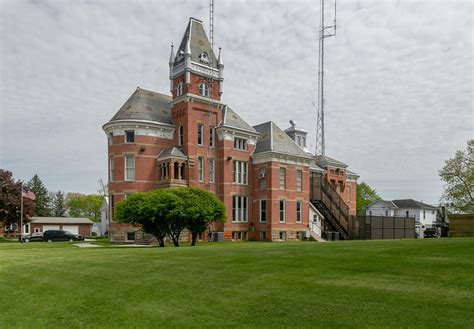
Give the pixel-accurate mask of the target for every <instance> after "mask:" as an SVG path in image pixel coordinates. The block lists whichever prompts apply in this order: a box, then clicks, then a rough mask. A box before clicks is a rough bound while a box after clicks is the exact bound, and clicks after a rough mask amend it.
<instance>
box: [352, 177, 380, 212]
mask: <svg viewBox="0 0 474 329" xmlns="http://www.w3.org/2000/svg"><path fill="white" fill-rule="evenodd" d="M377 200H382V198H381V197H380V195H378V194H377V192H376V191H375V190H374V189H373V188H371V187H370V186H369V184H367V183H364V182H362V183H360V184H357V216H365V208H366V207H367V206H368V205H370V204H371V203H373V202H375V201H377Z"/></svg>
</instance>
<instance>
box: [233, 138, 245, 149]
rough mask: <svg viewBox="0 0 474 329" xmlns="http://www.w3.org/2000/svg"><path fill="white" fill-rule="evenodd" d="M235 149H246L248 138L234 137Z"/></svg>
mask: <svg viewBox="0 0 474 329" xmlns="http://www.w3.org/2000/svg"><path fill="white" fill-rule="evenodd" d="M234 149H236V150H241V151H246V150H247V140H246V139H245V138H239V137H234Z"/></svg>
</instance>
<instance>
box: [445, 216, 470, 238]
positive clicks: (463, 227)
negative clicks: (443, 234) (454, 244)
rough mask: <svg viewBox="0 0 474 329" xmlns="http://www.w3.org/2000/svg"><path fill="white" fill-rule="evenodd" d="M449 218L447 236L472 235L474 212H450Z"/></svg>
mask: <svg viewBox="0 0 474 329" xmlns="http://www.w3.org/2000/svg"><path fill="white" fill-rule="evenodd" d="M448 218H449V236H452V237H468V236H474V214H452V215H448Z"/></svg>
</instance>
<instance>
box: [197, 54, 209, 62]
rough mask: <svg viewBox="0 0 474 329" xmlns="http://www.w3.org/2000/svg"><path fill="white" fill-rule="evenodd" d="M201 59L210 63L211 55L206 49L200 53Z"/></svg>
mask: <svg viewBox="0 0 474 329" xmlns="http://www.w3.org/2000/svg"><path fill="white" fill-rule="evenodd" d="M199 61H200V62H203V63H206V64H208V63H209V56H208V55H207V53H206V52H205V51H203V52H202V53H200V54H199Z"/></svg>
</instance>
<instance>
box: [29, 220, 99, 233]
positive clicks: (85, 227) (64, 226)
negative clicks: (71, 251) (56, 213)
mask: <svg viewBox="0 0 474 329" xmlns="http://www.w3.org/2000/svg"><path fill="white" fill-rule="evenodd" d="M93 225H94V222H93V221H91V220H90V219H88V218H73V217H33V218H32V220H31V222H29V223H28V224H26V225H25V229H24V233H44V232H45V231H48V230H64V231H69V232H71V233H73V234H79V235H82V236H90V235H91V234H92V226H93Z"/></svg>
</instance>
